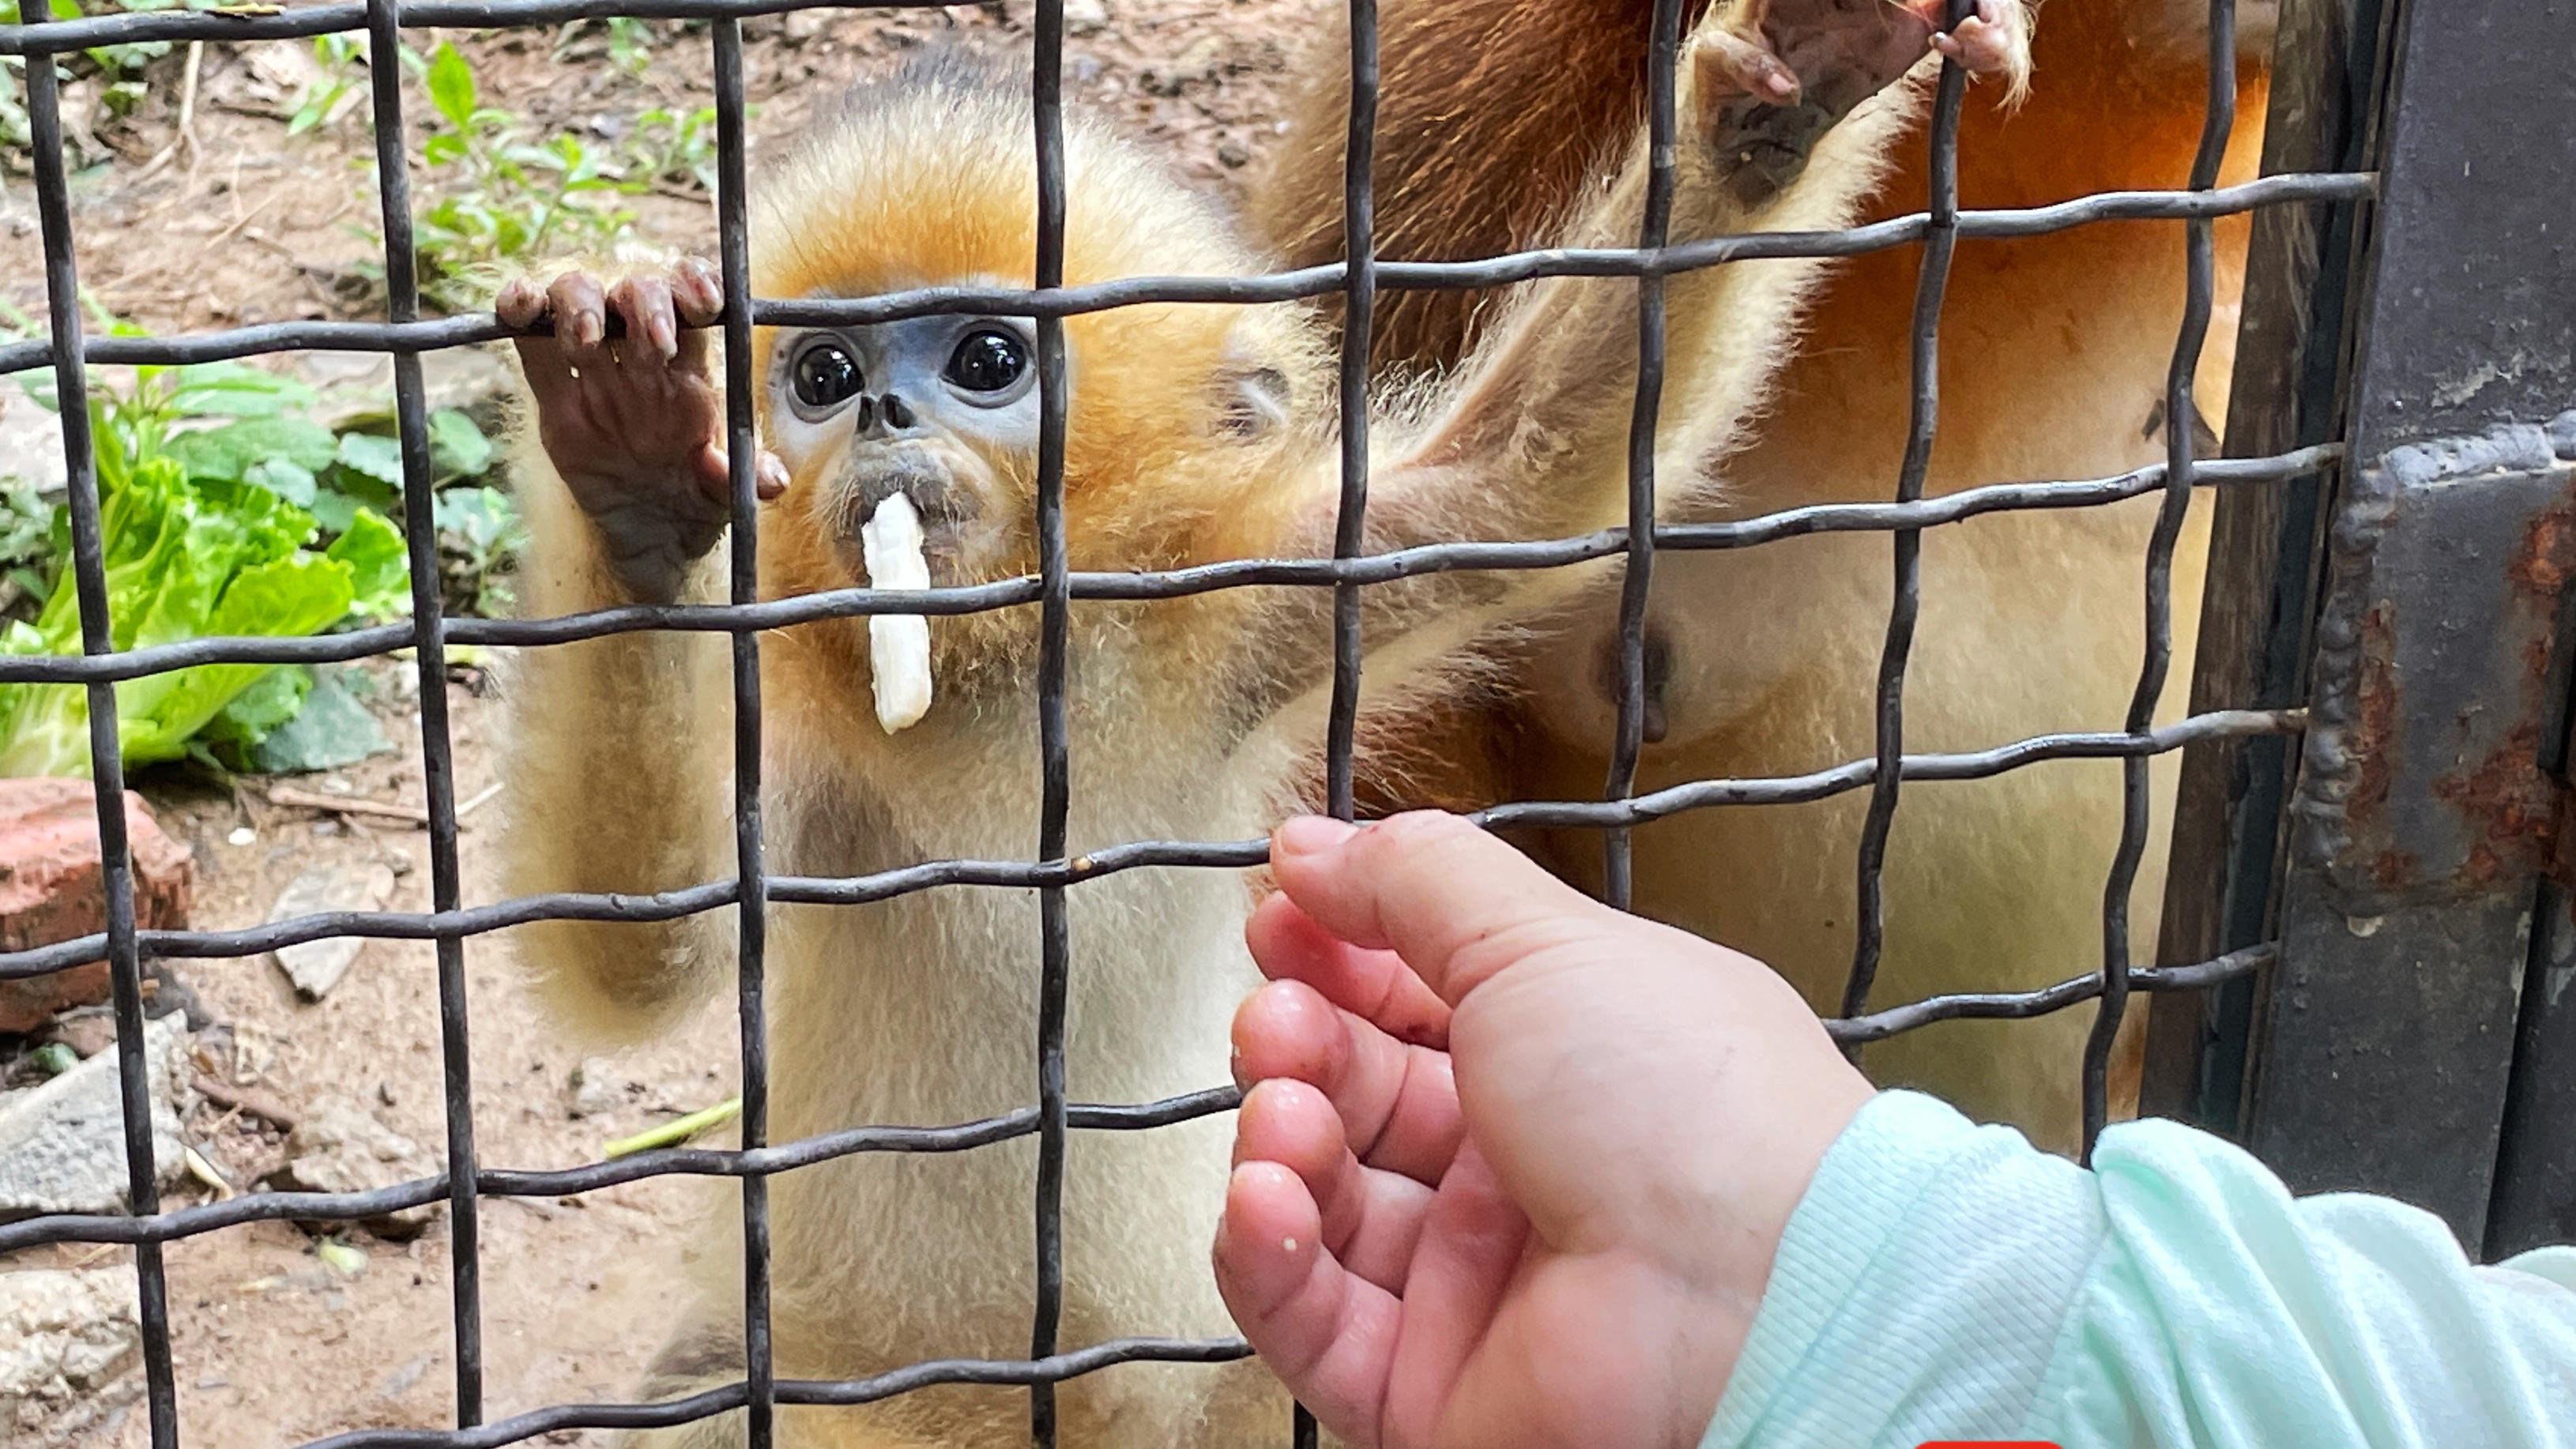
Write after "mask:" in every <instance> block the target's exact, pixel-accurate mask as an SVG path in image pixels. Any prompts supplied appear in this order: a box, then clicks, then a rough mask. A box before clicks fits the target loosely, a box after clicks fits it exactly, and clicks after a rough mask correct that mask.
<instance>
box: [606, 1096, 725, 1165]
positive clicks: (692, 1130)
mask: <svg viewBox="0 0 2576 1449" xmlns="http://www.w3.org/2000/svg"><path fill="white" fill-rule="evenodd" d="M741 1115H742V1098H741V1097H740V1096H739V1095H736V1096H731V1097H727V1098H725V1099H724V1100H723V1101H721V1102H718V1103H716V1104H715V1105H714V1106H712V1107H708V1108H705V1109H704V1110H701V1111H696V1112H691V1113H690V1114H689V1115H688V1116H686V1117H681V1118H677V1119H675V1120H673V1121H669V1122H665V1123H663V1124H662V1125H661V1126H659V1127H648V1128H646V1129H645V1130H643V1131H641V1132H638V1133H636V1134H635V1135H634V1136H632V1137H621V1138H619V1139H617V1140H616V1141H614V1142H611V1143H609V1144H608V1145H607V1146H605V1147H602V1148H601V1149H599V1151H600V1155H601V1156H603V1157H606V1158H607V1159H609V1160H610V1161H612V1162H613V1161H615V1160H616V1159H618V1158H620V1157H632V1156H634V1155H635V1154H636V1153H638V1152H650V1151H652V1150H653V1149H654V1148H656V1147H677V1146H679V1145H680V1144H681V1143H683V1142H686V1141H688V1140H689V1139H690V1138H692V1137H695V1136H697V1135H698V1134H699V1133H701V1132H704V1131H707V1130H708V1129H709V1128H713V1127H721V1126H723V1125H724V1124H725V1123H727V1122H730V1121H732V1120H733V1119H734V1118H736V1117H739V1116H741Z"/></svg>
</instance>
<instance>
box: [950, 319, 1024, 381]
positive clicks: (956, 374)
mask: <svg viewBox="0 0 2576 1449" xmlns="http://www.w3.org/2000/svg"><path fill="white" fill-rule="evenodd" d="M1028 370H1029V360H1028V354H1027V353H1026V352H1025V351H1024V350H1023V349H1022V347H1021V345H1020V339H1019V338H1018V337H1017V336H1016V335H1014V334H1012V333H1009V332H1004V331H1000V330H999V329H996V328H991V327H987V328H985V329H983V330H982V331H980V332H970V333H968V334H967V335H966V338H965V340H964V341H962V342H960V343H958V344H957V350H956V351H955V352H952V353H950V354H948V368H947V370H946V371H945V372H942V373H941V374H940V375H941V376H942V377H945V378H947V379H948V380H949V381H950V382H953V383H955V384H957V385H958V386H959V387H962V388H964V389H966V390H967V391H968V392H1000V391H1001V390H1002V389H1004V388H1006V387H1009V386H1010V385H1011V384H1012V383H1015V382H1018V381H1019V380H1020V375H1021V374H1022V373H1024V372H1027V371H1028Z"/></svg>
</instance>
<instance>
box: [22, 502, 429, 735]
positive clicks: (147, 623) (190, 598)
mask: <svg viewBox="0 0 2576 1449" xmlns="http://www.w3.org/2000/svg"><path fill="white" fill-rule="evenodd" d="M108 472H109V470H105V469H102V470H101V478H100V499H99V524H100V534H101V542H102V545H103V549H102V551H103V553H104V554H105V559H106V564H107V593H108V600H107V602H108V618H109V637H110V638H111V639H112V641H113V642H114V644H115V646H116V647H117V648H119V649H134V648H148V647H151V646H153V645H159V644H172V643H177V642H179V641H181V640H184V639H194V638H199V637H202V636H206V635H242V634H248V635H270V636H300V635H306V634H314V633H318V632H320V631H322V630H324V629H327V628H329V627H331V626H332V625H334V624H336V623H338V622H340V621H341V620H342V619H345V618H347V617H348V616H349V614H350V613H351V611H352V608H353V607H359V608H363V609H367V610H369V611H372V612H381V610H382V608H383V606H384V601H385V600H386V599H387V598H389V597H391V596H395V595H399V594H401V593H402V591H403V584H402V577H403V553H402V540H401V537H400V535H399V534H397V533H395V531H394V529H393V527H392V525H391V524H389V523H387V522H386V521H385V520H384V519H383V518H381V517H378V516H377V515H375V514H373V513H370V512H366V511H364V510H361V511H360V512H359V513H358V514H357V515H356V516H355V517H354V518H353V519H352V521H351V526H350V529H349V531H348V532H347V533H345V534H344V535H343V536H342V537H341V539H340V540H339V541H338V542H337V543H335V544H334V545H333V546H332V548H331V549H330V550H329V551H328V552H314V551H312V550H311V549H309V548H308V547H307V545H308V544H309V543H311V542H312V540H313V538H314V529H315V525H314V518H313V515H312V514H310V513H307V512H305V511H304V510H303V509H301V508H298V507H296V506H295V505H294V504H293V503H290V502H288V501H287V500H286V499H285V498H282V497H280V496H279V495H278V494H276V493H275V492H272V491H270V490H269V489H268V488H265V487H262V486H260V484H258V483H257V482H252V481H248V480H245V479H243V478H240V477H231V478H226V477H221V476H216V477H191V476H189V472H188V470H187V469H185V468H183V467H182V466H181V464H180V463H179V462H178V461H176V460H174V459H172V458H169V457H162V456H156V457H150V458H145V459H142V460H140V461H137V462H135V463H133V465H132V466H131V468H128V469H117V470H114V472H115V473H116V474H117V475H118V476H116V477H114V478H113V479H111V478H110V477H109V476H108ZM69 532H70V525H69V520H68V516H67V515H66V514H64V513H62V512H60V511H58V512H57V516H56V519H55V536H56V542H57V547H58V548H59V549H61V551H62V554H63V556H65V557H68V556H69V553H70V538H69ZM80 649H81V608H80V598H79V590H78V589H77V588H76V587H74V586H73V581H72V579H71V578H70V577H68V571H67V576H66V577H65V579H64V581H63V585H62V586H61V587H59V588H57V589H56V590H55V591H54V593H53V595H52V597H50V598H49V599H48V600H47V601H46V603H45V607H44V609H43V611H42V612H41V613H39V614H38V615H37V617H36V620H35V622H34V623H33V624H26V623H17V624H12V625H11V626H10V627H9V628H8V629H7V630H6V631H5V632H0V653H10V654H77V653H79V652H80ZM276 668H277V667H276V666H273V665H263V664H209V665H199V666H196V667H193V668H189V669H182V670H178V671H175V672H173V673H169V674H156V675H150V676H147V677H145V678H142V679H130V680H124V681H121V682H119V683H118V684H117V686H116V705H117V743H118V747H119V749H120V751H121V752H122V753H123V755H124V757H125V762H126V764H128V765H141V764H149V763H152V762H154V761H159V760H172V759H177V758H179V757H180V756H182V755H184V754H185V753H187V746H188V741H189V740H190V739H191V738H192V737H193V736H195V735H196V734H197V732H198V731H199V730H201V729H203V728H205V726H206V725H207V724H208V723H209V722H210V721H212V720H213V719H214V718H215V717H216V716H217V715H218V714H220V713H222V712H223V710H224V709H225V707H226V706H227V705H229V704H231V703H232V701H233V700H234V699H235V698H237V697H238V696H240V695H241V694H242V692H243V691H245V690H247V689H249V688H251V687H252V686H253V685H256V684H258V683H259V682H260V681H261V680H263V679H264V678H267V677H269V676H270V675H272V674H273V673H274V672H275V671H276ZM290 688H292V686H290ZM260 713H273V709H272V710H270V711H262V712H260ZM272 727H273V726H272ZM89 767H90V758H89V708H88V700H87V695H86V692H85V691H84V690H83V689H82V688H80V687H79V686H74V685H47V684H10V685H0V775H11V776H17V775H75V776H85V775H87V774H88V773H89Z"/></svg>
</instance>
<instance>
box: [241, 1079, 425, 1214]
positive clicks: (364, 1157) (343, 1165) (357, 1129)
mask: <svg viewBox="0 0 2576 1449" xmlns="http://www.w3.org/2000/svg"><path fill="white" fill-rule="evenodd" d="M444 1166H445V1164H444V1163H443V1162H442V1161H441V1160H440V1158H439V1157H438V1155H437V1154H435V1153H433V1152H431V1151H430V1150H429V1149H427V1148H425V1147H423V1146H421V1145H420V1144H419V1143H417V1142H414V1141H413V1140H411V1139H410V1138H408V1137H405V1136H404V1135H402V1134H401V1133H399V1132H396V1131H395V1130H393V1129H392V1128H390V1127H388V1126H386V1125H385V1124H384V1123H382V1122H380V1121H378V1120H376V1117H375V1115H374V1114H373V1113H370V1112H369V1111H368V1110H367V1109H366V1108H364V1107H361V1106H359V1105H358V1104H357V1103H355V1102H353V1101H351V1100H349V1099H348V1098H346V1097H317V1098H315V1099H314V1100H313V1101H311V1102H309V1103H307V1104H306V1105H305V1108H304V1116H303V1119H302V1120H301V1121H299V1122H297V1123H296V1124H295V1130H294V1131H293V1132H291V1133H289V1134H287V1138H286V1164H285V1165H284V1166H282V1167H280V1168H278V1169H277V1170H276V1171H275V1172H272V1173H270V1174H269V1176H268V1179H267V1182H266V1185H267V1186H270V1187H275V1188H282V1189H284V1190H286V1191H289V1192H374V1191H376V1190H378V1189H379V1188H387V1187H392V1186H394V1185H395V1184H396V1183H403V1182H412V1181H416V1180H418V1179H420V1178H424V1177H436V1176H438V1174H439V1172H440V1171H441V1170H442V1169H443V1167H444ZM441 1205H442V1204H441V1202H429V1203H424V1204H422V1205H420V1206H418V1207H408V1208H403V1209H400V1210H398V1211H395V1212H391V1213H385V1214H383V1215H381V1216H378V1217H372V1218H367V1219H365V1220H363V1224H362V1225H363V1226H364V1227H365V1228H366V1229H367V1230H368V1231H370V1232H372V1233H374V1234H375V1235H376V1236H378V1237H380V1238H395V1239H400V1238H410V1237H416V1236H418V1235H419V1233H420V1231H421V1229H423V1228H426V1227H428V1226H429V1225H430V1223H431V1222H432V1221H434V1220H436V1218H437V1217H438V1210H439V1208H440V1206H441ZM315 1226H317V1227H324V1228H336V1227H338V1226H339V1225H338V1224H337V1223H319V1224H315Z"/></svg>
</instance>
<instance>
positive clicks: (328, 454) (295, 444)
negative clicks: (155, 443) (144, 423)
mask: <svg viewBox="0 0 2576 1449" xmlns="http://www.w3.org/2000/svg"><path fill="white" fill-rule="evenodd" d="M166 451H167V453H168V455H169V456H170V457H171V458H173V459H175V460H177V462H178V464H179V466H180V467H182V468H185V469H187V470H188V474H189V476H190V477H194V478H223V479H231V480H238V479H242V478H247V477H249V476H250V473H251V469H252V468H253V467H255V466H256V465H258V464H261V463H268V462H280V463H288V464H292V465H293V466H294V468H295V469H296V470H297V471H298V472H300V473H302V474H303V475H304V478H305V485H304V486H305V488H306V490H307V491H306V493H305V496H303V497H301V498H297V497H294V496H293V495H292V494H291V493H288V490H287V489H285V488H279V487H276V486H274V485H271V491H272V492H277V493H287V494H288V497H289V499H290V500H291V501H293V502H295V503H298V504H304V503H310V502H311V501H312V495H311V492H310V489H311V486H312V484H311V480H312V476H313V475H314V474H315V473H318V472H320V471H321V470H323V469H325V468H328V467H330V466H331V465H332V463H334V462H336V461H338V459H339V456H340V440H339V439H338V438H337V437H334V436H333V435H332V432H331V430H330V429H329V428H326V427H324V426H322V425H321V424H320V423H317V422H314V421H313V420H311V419H310V418H301V417H249V418H244V419H243V420H242V421H240V422H237V423H232V424H229V425H227V426H225V427H220V428H206V429H202V430H200V431H197V432H189V433H180V434H177V435H176V436H174V437H172V438H171V439H170V441H169V443H168V445H167V448H166Z"/></svg>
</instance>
